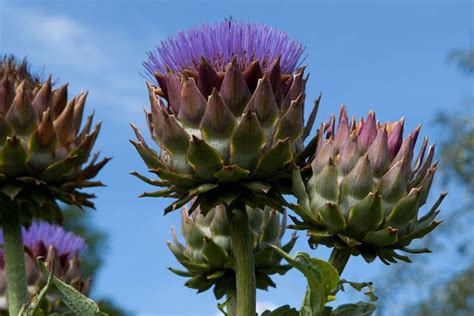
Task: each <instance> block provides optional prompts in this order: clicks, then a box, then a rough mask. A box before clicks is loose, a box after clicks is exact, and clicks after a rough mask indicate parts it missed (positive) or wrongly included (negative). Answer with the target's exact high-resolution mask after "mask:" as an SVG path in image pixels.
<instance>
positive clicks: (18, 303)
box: [3, 210, 27, 316]
mask: <svg viewBox="0 0 474 316" xmlns="http://www.w3.org/2000/svg"><path fill="white" fill-rule="evenodd" d="M3 239H4V245H3V247H4V249H3V251H4V256H5V271H6V276H7V295H8V310H9V313H10V315H11V316H14V315H15V316H16V315H18V313H19V312H20V309H21V307H22V305H23V304H24V303H26V301H27V283H26V268H25V252H24V248H23V238H22V236H21V220H20V212H18V211H17V210H13V212H10V214H9V216H8V220H6V221H4V222H3Z"/></svg>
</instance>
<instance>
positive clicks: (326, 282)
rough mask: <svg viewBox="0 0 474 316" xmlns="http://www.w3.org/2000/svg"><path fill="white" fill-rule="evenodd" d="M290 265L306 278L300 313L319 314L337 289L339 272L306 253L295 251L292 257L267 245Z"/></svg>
mask: <svg viewBox="0 0 474 316" xmlns="http://www.w3.org/2000/svg"><path fill="white" fill-rule="evenodd" d="M269 247H271V248H273V249H274V250H275V251H276V252H278V253H279V254H280V255H281V256H282V257H283V258H285V260H286V261H288V263H289V264H290V265H292V266H293V267H294V268H296V269H298V270H299V271H301V272H302V273H303V274H304V275H305V277H306V279H307V280H308V288H307V291H306V295H305V298H304V302H303V306H302V308H301V312H300V315H302V316H303V315H320V313H322V311H323V309H324V305H325V304H326V303H327V302H329V301H330V300H332V299H333V297H332V296H331V293H332V292H334V291H335V290H336V289H337V285H338V284H339V274H338V272H337V270H336V269H335V268H334V267H333V266H332V265H331V264H329V263H328V262H326V261H323V260H320V259H316V258H311V257H310V256H309V255H308V254H307V253H304V252H297V253H296V255H295V256H294V257H292V256H290V255H289V254H287V253H286V252H284V251H283V250H281V249H280V248H278V247H276V246H273V245H269Z"/></svg>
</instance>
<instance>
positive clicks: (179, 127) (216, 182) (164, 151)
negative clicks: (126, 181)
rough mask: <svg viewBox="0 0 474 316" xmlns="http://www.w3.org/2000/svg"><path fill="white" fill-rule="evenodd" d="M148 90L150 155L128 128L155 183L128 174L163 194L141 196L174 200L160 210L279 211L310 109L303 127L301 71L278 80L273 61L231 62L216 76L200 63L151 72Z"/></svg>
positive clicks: (303, 81)
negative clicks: (235, 207)
mask: <svg viewBox="0 0 474 316" xmlns="http://www.w3.org/2000/svg"><path fill="white" fill-rule="evenodd" d="M156 78H157V81H158V82H160V88H158V87H155V86H152V85H149V91H150V102H151V113H147V114H146V115H147V119H148V126H149V128H150V132H151V134H152V138H153V140H154V141H155V142H156V143H157V144H158V145H159V146H160V149H161V151H160V153H157V152H155V151H154V150H153V149H151V148H150V147H149V146H148V145H147V144H146V142H145V140H144V138H143V137H142V135H141V134H140V133H139V132H138V130H137V129H136V128H135V127H134V130H135V133H136V136H137V138H138V142H134V141H132V143H133V144H134V145H135V147H136V149H137V150H138V152H139V154H140V155H141V157H142V158H143V160H144V161H145V163H146V164H147V166H148V168H149V169H150V171H151V172H153V173H155V174H157V175H158V176H159V177H160V178H161V180H159V181H154V180H150V179H147V178H145V177H144V176H141V175H139V174H137V173H134V174H135V175H136V176H138V177H140V178H141V179H142V180H144V181H146V182H148V183H150V184H152V185H156V186H160V187H163V188H164V189H163V190H160V191H157V192H153V193H145V194H144V196H153V197H161V196H163V197H172V198H175V199H176V202H174V203H173V204H172V205H171V206H170V207H168V208H167V209H166V210H165V212H169V211H172V210H175V209H176V208H178V207H181V206H183V205H184V204H185V203H187V202H188V201H190V200H191V199H192V198H194V197H196V199H195V202H194V203H193V205H192V207H191V211H192V210H193V209H194V208H195V207H197V205H200V207H201V211H202V212H203V213H206V212H207V211H208V210H209V209H211V208H212V207H214V206H216V205H218V204H221V203H224V204H226V205H230V204H231V203H232V202H234V201H235V202H236V203H237V201H238V202H239V203H245V204H247V205H250V206H252V207H264V206H265V205H269V206H271V207H272V208H275V209H278V210H282V208H283V206H282V205H283V204H284V203H283V200H282V198H281V193H286V192H289V191H290V190H291V171H292V169H293V166H294V164H293V161H294V159H295V158H297V160H303V159H301V156H302V155H304V153H302V149H303V141H304V139H305V138H306V136H307V135H308V134H309V131H310V129H311V126H312V124H313V121H314V118H315V115H316V109H317V106H315V108H314V109H313V113H312V115H311V116H310V120H309V123H308V124H307V126H306V127H305V126H304V119H303V114H304V97H305V92H304V91H305V85H306V80H307V79H306V78H304V69H298V70H297V71H296V72H295V73H293V74H292V75H283V74H282V73H281V71H280V63H279V60H276V61H275V62H274V63H273V65H272V66H271V67H270V68H269V69H268V70H267V71H266V72H263V71H262V70H261V68H260V65H259V63H258V61H255V62H253V63H251V64H250V65H248V66H247V67H246V68H245V69H241V68H240V67H239V65H238V64H237V61H236V59H235V58H234V60H233V61H232V63H229V64H228V66H227V68H226V69H225V71H224V72H222V73H217V72H216V71H215V70H214V69H213V68H212V67H211V66H210V65H209V64H208V63H207V62H206V61H205V60H202V61H201V64H200V66H199V71H192V70H189V71H186V72H183V73H173V72H171V71H170V72H168V73H167V74H166V75H163V74H159V73H156Z"/></svg>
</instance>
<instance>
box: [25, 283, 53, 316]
mask: <svg viewBox="0 0 474 316" xmlns="http://www.w3.org/2000/svg"><path fill="white" fill-rule="evenodd" d="M52 281H53V274H50V275H49V277H48V281H47V282H46V285H45V286H44V287H43V288H42V289H41V291H40V292H39V293H38V294H36V295H35V296H33V298H32V299H31V301H30V302H28V303H27V304H26V305H23V307H22V308H21V310H20V315H21V316H43V315H45V313H44V311H43V310H42V309H41V308H40V305H41V303H42V302H43V300H44V298H45V297H46V294H47V292H48V291H49V289H50V288H51V286H52V284H53V282H52Z"/></svg>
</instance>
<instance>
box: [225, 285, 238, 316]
mask: <svg viewBox="0 0 474 316" xmlns="http://www.w3.org/2000/svg"><path fill="white" fill-rule="evenodd" d="M226 295H227V306H226V311H227V316H236V311H235V309H236V308H237V295H236V292H235V288H228V289H227V293H226Z"/></svg>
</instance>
